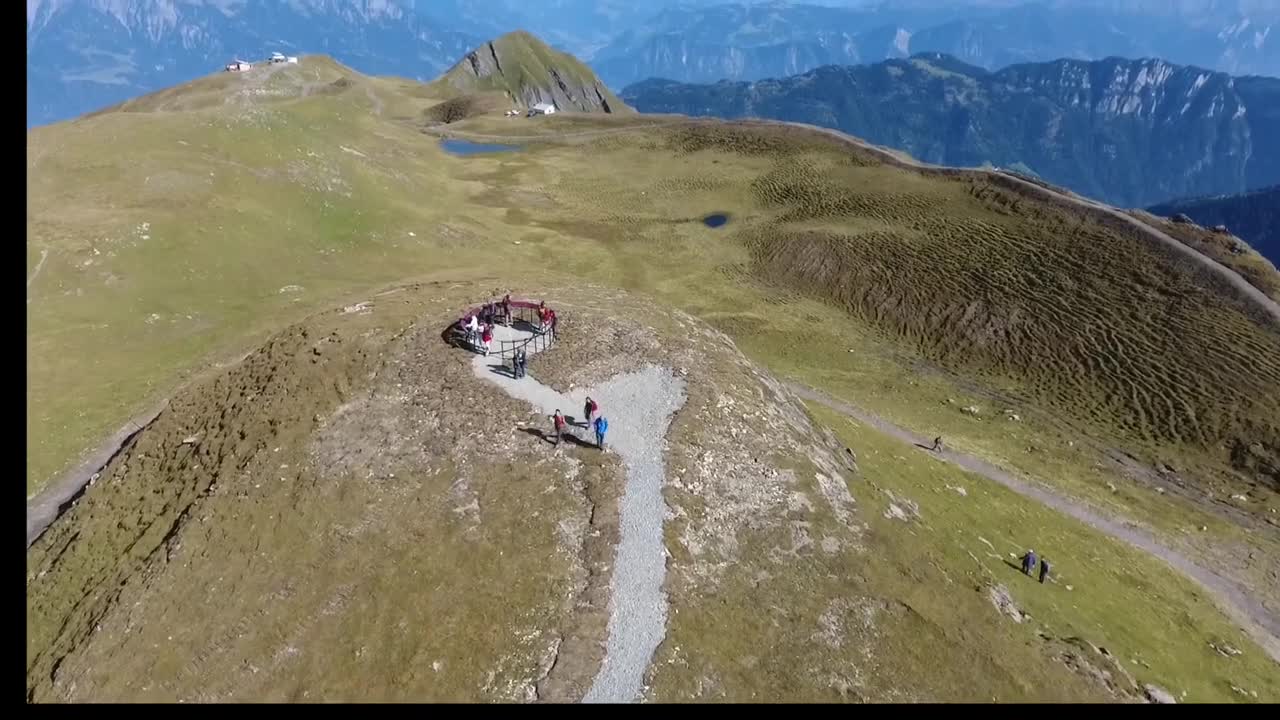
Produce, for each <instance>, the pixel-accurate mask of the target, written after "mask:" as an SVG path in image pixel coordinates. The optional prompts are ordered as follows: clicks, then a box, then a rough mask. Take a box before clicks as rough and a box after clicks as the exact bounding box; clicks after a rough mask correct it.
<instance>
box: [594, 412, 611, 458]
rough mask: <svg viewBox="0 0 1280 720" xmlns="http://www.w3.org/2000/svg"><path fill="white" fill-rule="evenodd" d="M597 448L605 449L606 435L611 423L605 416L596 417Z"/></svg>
mask: <svg viewBox="0 0 1280 720" xmlns="http://www.w3.org/2000/svg"><path fill="white" fill-rule="evenodd" d="M595 426H596V447H598V448H600V449H601V450H603V449H604V434H605V432H606V431H607V430H608V429H609V421H608V420H605V419H604V416H603V415H600V416H598V417H596V422H595Z"/></svg>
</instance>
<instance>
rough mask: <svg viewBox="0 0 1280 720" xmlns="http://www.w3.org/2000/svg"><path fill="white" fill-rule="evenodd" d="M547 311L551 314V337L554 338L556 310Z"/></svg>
mask: <svg viewBox="0 0 1280 720" xmlns="http://www.w3.org/2000/svg"><path fill="white" fill-rule="evenodd" d="M547 313H548V314H549V315H550V316H551V339H552V340H555V339H556V323H557V318H556V311H555V310H550V309H548V310H547Z"/></svg>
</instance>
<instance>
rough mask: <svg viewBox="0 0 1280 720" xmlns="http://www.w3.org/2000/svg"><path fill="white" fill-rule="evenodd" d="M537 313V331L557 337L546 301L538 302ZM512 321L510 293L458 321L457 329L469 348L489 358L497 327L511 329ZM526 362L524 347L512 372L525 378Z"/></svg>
mask: <svg viewBox="0 0 1280 720" xmlns="http://www.w3.org/2000/svg"><path fill="white" fill-rule="evenodd" d="M537 312H538V332H539V333H550V335H551V337H552V338H555V336H556V329H557V327H558V325H559V320H558V319H557V318H556V311H555V310H552V309H551V308H549V307H547V303H546V302H545V301H543V302H540V303H538V308H537ZM512 320H513V315H512V302H511V295H510V294H508V295H505V296H503V298H502V300H498V301H493V302H488V303H485V304H484V305H482V306H480V308H479V309H478V310H475V311H473V312H469V313H467V314H466V315H465V316H464V317H462V318H461V319H460V320H458V327H459V328H460V330H461V334H462V336H463V338H464V340H465V342H466V344H467V346H468V347H470V348H471V349H472V350H474V351H476V352H478V353H481V354H483V355H485V356H486V357H487V356H488V355H489V351H490V349H491V348H492V345H493V328H494V326H495V325H506V326H508V327H510V326H511V324H512ZM527 362H528V357H527V354H526V353H525V352H524V350H523V348H521V349H518V350H516V351H515V352H514V353H513V357H512V358H511V364H512V372H513V374H514V375H515V376H516V377H523V376H524V374H525V366H526V364H527Z"/></svg>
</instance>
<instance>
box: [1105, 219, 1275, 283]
mask: <svg viewBox="0 0 1280 720" xmlns="http://www.w3.org/2000/svg"><path fill="white" fill-rule="evenodd" d="M1129 212H1130V213H1131V214H1132V215H1133V216H1134V217H1136V218H1138V219H1139V220H1141V221H1143V222H1145V223H1148V224H1152V225H1155V226H1156V227H1157V228H1159V229H1160V230H1162V231H1164V233H1165V234H1166V235H1168V236H1169V237H1171V238H1173V239H1175V240H1177V241H1178V242H1181V243H1182V244H1184V245H1186V246H1188V247H1191V248H1195V249H1196V250H1197V251H1198V252H1202V253H1204V254H1205V255H1208V256H1209V257H1211V258H1213V259H1214V260H1217V261H1218V262H1219V263H1222V264H1223V265H1226V266H1227V267H1229V268H1231V269H1232V270H1235V271H1236V272H1237V273H1239V274H1240V276H1241V277H1243V278H1244V279H1246V280H1248V281H1249V283H1250V284H1252V285H1253V286H1254V287H1256V288H1258V289H1259V290H1261V291H1262V292H1264V293H1266V294H1267V296H1268V297H1270V298H1271V299H1272V300H1275V301H1277V302H1280V273H1277V272H1276V266H1275V264H1274V263H1272V262H1271V261H1270V260H1268V259H1267V258H1266V257H1264V256H1263V255H1262V254H1261V253H1259V252H1258V251H1257V250H1256V249H1254V248H1252V247H1250V246H1249V244H1248V243H1245V242H1243V241H1240V240H1236V239H1235V238H1234V237H1232V236H1229V235H1223V234H1220V233H1216V232H1214V231H1213V230H1210V229H1208V228H1204V227H1200V226H1199V225H1194V224H1184V223H1176V222H1173V221H1172V220H1170V219H1169V218H1167V217H1161V216H1159V215H1153V214H1151V213H1149V212H1146V211H1144V210H1131V211H1129ZM1237 245H1238V246H1239V249H1240V250H1242V252H1239V253H1238V254H1237V253H1236V252H1232V249H1233V248H1235V247H1236V246H1237Z"/></svg>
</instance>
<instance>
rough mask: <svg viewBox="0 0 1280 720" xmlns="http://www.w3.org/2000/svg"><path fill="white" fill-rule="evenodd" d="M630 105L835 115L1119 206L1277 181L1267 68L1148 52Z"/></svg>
mask: <svg viewBox="0 0 1280 720" xmlns="http://www.w3.org/2000/svg"><path fill="white" fill-rule="evenodd" d="M621 96H622V99H623V101H624V102H626V103H628V104H629V105H631V106H632V107H634V108H636V109H637V110H639V111H640V112H656V113H681V114H687V115H704V116H714V117H720V118H729V119H733V118H743V117H761V118H770V119H777V120H790V121H798V122H806V123H812V124H815V125H822V126H825V127H832V128H837V129H839V130H842V131H845V132H848V133H850V134H852V135H857V136H859V137H862V138H865V139H867V140H869V141H871V142H874V143H877V144H881V145H887V146H889V147H893V148H898V149H901V150H905V151H906V152H908V153H910V154H912V155H913V156H915V157H916V158H918V159H920V160H923V161H926V162H930V163H937V164H943V165H959V166H970V167H973V166H980V165H984V164H993V165H997V166H1002V167H1010V168H1014V169H1018V170H1021V171H1023V172H1028V173H1031V174H1035V175H1038V176H1040V177H1042V178H1044V179H1046V180H1048V181H1050V182H1053V183H1055V184H1058V185H1062V186H1065V187H1067V188H1070V189H1072V190H1074V191H1076V192H1078V193H1081V194H1082V195H1087V196H1090V197H1094V198H1098V199H1101V200H1104V201H1106V202H1108V203H1111V204H1114V205H1120V206H1123V207H1145V206H1147V205H1151V204H1154V203H1157V202H1161V201H1163V200H1166V199H1168V198H1171V197H1186V196H1200V195H1221V194H1234V193H1240V192H1243V191H1245V190H1247V189H1250V188H1256V187H1263V186H1267V185H1272V184H1276V183H1280V80H1277V79H1272V78H1262V77H1235V78H1233V77H1231V76H1230V75H1227V74H1225V73H1217V72H1210V71H1208V70H1201V69H1198V68H1194V67H1186V66H1177V65H1171V64H1169V63H1167V62H1163V61H1160V60H1124V59H1120V58H1109V59H1105V60H1098V61H1088V62H1087V61H1079V60H1059V61H1055V62H1048V63H1033V64H1021V65H1014V66H1011V67H1008V68H1005V69H1003V70H1000V71H997V72H988V71H987V70H984V69H982V68H979V67H975V66H973V65H969V64H967V63H964V62H962V61H960V60H958V59H956V58H954V57H951V56H947V55H939V54H924V55H917V56H914V57H912V58H910V59H904V60H887V61H884V62H880V63H877V64H873V65H858V66H843V67H836V66H828V67H822V68H819V69H817V70H812V71H810V72H807V73H804V74H800V75H795V76H792V77H787V78H782V79H777V80H762V81H758V82H719V83H714V84H706V85H697V84H684V83H677V82H672V81H669V80H648V81H644V82H640V83H637V84H635V85H632V86H630V87H628V88H626V89H625V90H624V91H623V92H622V93H621Z"/></svg>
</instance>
